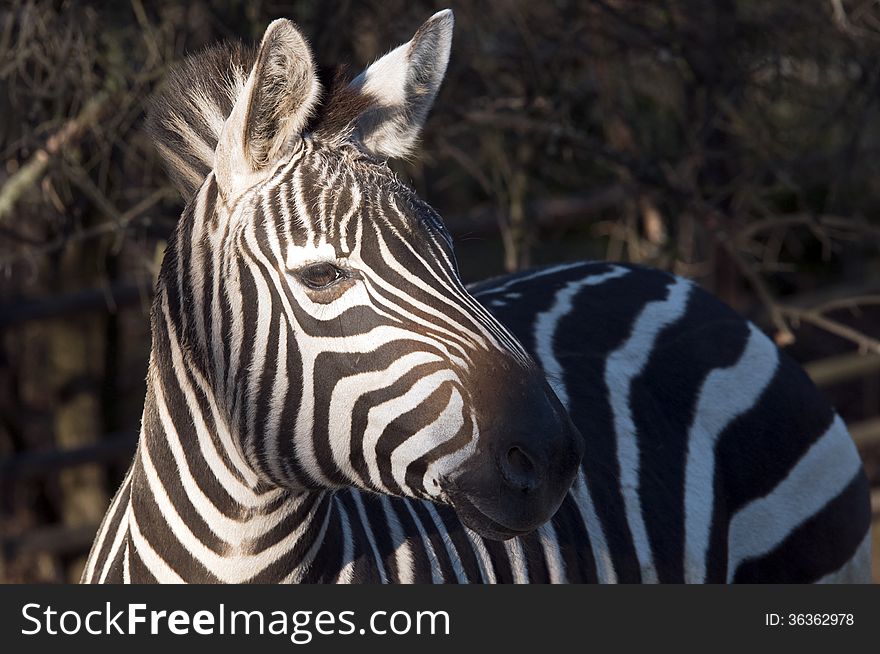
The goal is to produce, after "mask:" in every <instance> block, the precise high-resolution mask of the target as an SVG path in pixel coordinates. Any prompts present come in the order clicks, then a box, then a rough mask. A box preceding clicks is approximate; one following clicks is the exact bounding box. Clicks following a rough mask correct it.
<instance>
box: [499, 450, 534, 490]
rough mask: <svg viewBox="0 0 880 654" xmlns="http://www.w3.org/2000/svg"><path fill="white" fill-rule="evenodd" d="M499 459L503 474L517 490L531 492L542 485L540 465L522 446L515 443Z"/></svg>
mask: <svg viewBox="0 0 880 654" xmlns="http://www.w3.org/2000/svg"><path fill="white" fill-rule="evenodd" d="M498 459H499V460H498V467H499V469H500V470H501V476H502V477H503V479H504V481H505V482H507V484H508V485H509V486H511V487H512V488H514V489H515V490H519V491H522V492H523V493H529V492H531V491H533V490H535V489H536V488H537V487H538V486H539V485H540V475H539V472H538V466H537V465H536V464H535V460H534V459H533V457H531V456H529V454H528V452H526V451H525V450H524V449H522V448H521V447H518V446H516V445H514V446H513V447H511V448H510V449H508V450H507V452H505V453H502V454H501V455H500V456H499V457H498Z"/></svg>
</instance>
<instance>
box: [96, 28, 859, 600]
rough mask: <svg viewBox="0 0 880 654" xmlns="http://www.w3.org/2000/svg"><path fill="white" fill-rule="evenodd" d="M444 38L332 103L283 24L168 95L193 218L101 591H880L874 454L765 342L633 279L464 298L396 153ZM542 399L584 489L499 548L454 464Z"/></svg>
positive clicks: (176, 250)
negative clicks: (395, 163) (634, 587)
mask: <svg viewBox="0 0 880 654" xmlns="http://www.w3.org/2000/svg"><path fill="white" fill-rule="evenodd" d="M451 28H452V18H451V13H450V12H441V13H440V14H437V15H435V16H434V17H432V19H431V20H429V21H428V23H426V24H425V26H423V27H422V28H421V29H420V30H419V32H417V33H416V36H415V37H414V38H413V40H412V41H410V42H409V43H408V44H404V46H401V47H400V48H398V49H397V50H394V51H392V52H391V53H389V54H388V55H386V56H385V57H384V58H382V59H380V60H379V61H378V62H376V64H374V65H373V66H371V67H370V68H368V69H367V71H365V73H364V74H363V75H361V76H360V77H358V78H356V79H355V80H354V81H353V82H352V83H351V84H350V85H349V86H348V87H344V88H342V89H341V90H339V89H337V91H336V92H334V93H332V94H330V97H329V99H328V100H325V105H323V109H322V108H319V107H318V105H316V104H315V103H316V102H317V100H316V97H317V93H316V92H315V88H316V87H315V85H316V84H317V82H314V83H312V82H309V81H308V80H311V79H312V78H313V71H312V64H311V56H310V54H309V53H308V49H307V46H306V45H305V42H304V40H302V38H301V37H300V36H299V34H298V32H297V31H296V29H295V27H293V26H292V24H291V23H289V22H288V21H276V23H273V25H272V26H270V28H269V30H267V35H266V37H264V40H263V44H262V46H261V49H260V52H259V53H256V54H254V53H251V54H247V55H245V54H242V53H246V52H247V51H245V50H243V49H235V50H234V51H233V52H232V54H230V55H229V57H228V60H229V61H228V63H227V68H225V69H224V68H223V64H222V61H223V59H222V56H223V52H224V50H223V49H215V50H212V51H211V52H210V53H209V56H208V59H207V60H206V61H207V63H206V64H205V66H200V65H199V60H198V59H195V60H193V61H192V62H191V63H189V64H187V65H186V67H185V68H184V69H183V71H184V72H183V73H181V74H182V75H184V76H185V77H184V78H178V79H177V81H176V82H175V83H174V84H172V85H171V87H170V88H171V89H172V91H170V92H166V95H165V96H160V97H163V98H164V100H163V102H164V103H165V105H166V106H165V107H164V109H163V108H161V107H160V108H159V109H157V110H156V111H158V112H159V114H158V117H157V116H156V115H155V114H154V117H153V120H154V126H155V125H159V126H161V129H159V130H156V129H154V133H155V134H156V135H157V138H159V139H160V142H161V144H162V146H163V147H164V148H166V149H169V148H171V149H175V148H176V150H177V151H176V154H175V156H169V157H167V161H168V164H169V166H170V167H171V168H172V170H173V171H174V172H175V174H174V177H175V179H176V180H177V181H178V183H179V185H180V187H181V189H182V190H184V192H192V199H191V200H190V202H189V204H188V206H187V209H186V210H185V211H184V214H183V216H182V217H181V220H180V223H179V225H178V227H177V230H176V232H175V235H174V238H173V239H172V241H171V242H170V243H169V245H168V249H167V251H166V255H165V260H164V262H163V266H162V272H161V274H160V280H159V284H158V288H157V295H156V299H155V303H154V307H153V315H152V333H153V350H152V354H151V359H150V368H149V374H148V393H147V399H146V403H145V407H144V414H143V422H142V433H141V440H140V443H139V446H138V450H137V454H136V456H135V460H134V462H133V464H132V467H131V469H130V470H129V472H128V474H127V475H126V477H125V480H124V482H123V484H122V487H121V489H120V490H119V492H118V493H117V495H116V497H115V498H114V500H113V502H112V504H111V506H110V509H109V510H108V513H107V515H106V517H105V520H104V523H103V524H102V526H101V529H100V531H99V533H98V536H97V538H96V541H95V544H94V546H93V548H92V553H91V556H90V557H89V560H88V563H87V567H86V570H85V571H84V574H83V581H84V582H91V583H96V582H153V581H156V582H228V583H244V582H254V583H259V582H291V583H303V582H329V583H358V582H381V583H410V582H432V583H444V582H457V583H469V582H477V583H494V582H516V583H534V582H554V583H558V582H596V581H598V582H676V581H687V582H719V581H720V582H727V581H844V580H849V581H857V580H867V579H869V576H870V569H869V565H870V564H869V562H870V538H869V534H868V528H869V523H870V508H869V504H868V493H867V482H866V479H865V476H864V473H863V471H862V468H861V462H860V460H859V457H858V455H857V453H856V451H855V447H854V445H853V443H852V441H851V439H850V437H849V435H848V434H847V432H846V429H845V427H844V425H843V423H842V422H841V421H840V419H839V418H838V417H837V416H836V415H835V414H834V413H833V411H832V410H831V409H830V407H828V405H827V403H826V402H825V401H824V400H823V399H822V397H821V395H820V394H819V393H818V391H817V390H816V389H815V388H814V387H813V385H812V384H811V383H810V381H809V379H808V378H807V377H806V375H805V374H804V373H803V371H802V370H800V369H799V368H798V367H797V366H796V365H795V364H794V363H793V362H792V361H791V360H790V359H788V357H786V356H785V355H784V354H783V353H781V352H779V351H778V350H777V348H776V347H775V346H774V345H773V344H772V342H770V340H769V339H767V337H766V336H764V335H763V334H762V333H761V332H760V331H759V330H757V329H756V328H755V327H754V326H752V325H751V324H749V323H748V322H747V321H745V320H743V319H742V318H741V317H739V316H737V315H736V314H735V313H734V312H732V311H731V310H730V309H728V308H727V307H725V306H724V305H723V304H721V303H720V302H718V301H717V300H715V299H714V298H712V297H711V296H709V295H708V294H707V293H705V292H703V291H702V290H700V289H699V288H698V287H696V286H694V285H693V284H691V283H690V282H688V281H686V280H683V279H681V278H677V277H674V276H671V275H667V274H665V273H661V272H658V271H652V270H647V269H643V268H639V267H634V266H628V265H618V264H606V263H573V264H565V265H560V266H555V267H549V268H544V269H540V270H535V271H529V272H525V273H520V274H518V275H514V276H508V277H503V278H498V279H494V280H490V281H488V282H484V283H482V284H479V285H477V286H475V287H473V288H470V289H466V288H464V286H463V285H462V283H461V281H460V279H459V276H458V273H457V270H456V266H455V261H454V256H453V253H452V246H451V241H450V239H449V236H448V234H447V233H446V232H445V229H444V227H443V225H442V221H441V220H440V219H439V217H438V216H437V215H436V214H435V213H434V212H433V210H431V209H430V207H428V206H427V205H425V204H424V203H423V202H421V201H420V200H419V199H418V198H417V197H416V196H415V194H414V193H413V192H412V191H411V190H410V189H409V188H407V187H406V186H405V185H403V184H401V183H400V182H398V180H397V179H396V178H395V176H394V175H393V174H392V173H391V171H390V170H389V168H388V167H387V166H386V165H385V164H384V162H383V159H384V157H387V156H390V155H400V154H402V153H404V152H405V151H406V150H407V149H408V148H409V147H410V146H411V144H412V142H413V141H414V139H415V137H416V135H417V132H418V128H419V127H420V125H421V122H422V121H423V120H424V117H425V114H426V112H427V107H428V106H429V105H430V101H431V100H433V97H434V94H435V93H436V87H437V86H439V83H440V80H442V76H443V72H444V71H445V66H446V58H447V57H448V53H449V41H450V39H451ZM303 53H305V54H303ZM218 62H219V63H218ZM218 66H220V69H219V70H220V71H221V74H220V75H218V74H217V71H218ZM224 70H225V71H226V72H225V73H223V71H224ZM248 71H250V72H249V74H248ZM193 78H195V80H193ZM267 78H270V79H271V82H272V83H271V84H268V85H263V80H264V79H267ZM185 80H189V82H190V83H185ZM217 80H220V81H219V82H218V81H217ZM278 80H292V81H290V83H289V85H288V87H285V84H284V83H279V81H278ZM304 80H305V81H304ZM212 84H214V86H213V87H212ZM217 84H220V86H219V87H218V86H216V85H217ZM418 85H427V86H425V87H419V86H418ZM192 89H199V90H200V91H199V93H193V92H192ZM212 89H213V90H212ZM218 89H219V90H218ZM270 92H271V93H281V94H285V93H286V94H288V95H286V96H283V97H278V98H275V97H270V98H269V99H268V100H267V96H266V94H267V93H270ZM175 93H176V94H178V95H180V94H184V93H186V98H185V99H182V100H180V101H179V102H177V103H175V102H174V99H175ZM254 98H257V99H258V100H259V103H257V100H254ZM296 98H300V100H299V101H295V100H296ZM408 98H416V99H421V100H418V101H425V102H427V103H428V104H427V105H425V106H423V107H418V110H416V111H412V112H409V113H407V112H406V111H405V105H406V103H407V102H409V101H410V100H408ZM412 101H413V102H415V101H417V100H412ZM267 102H268V104H266V107H271V108H272V110H271V111H270V110H269V109H265V110H262V109H264V108H265V107H263V105H264V104H265V103H267ZM255 103H257V104H259V107H257V109H254V107H255V106H257V105H256V104H255ZM401 103H403V105H404V109H401ZM401 112H402V113H401ZM316 114H317V115H316ZM163 117H164V118H163ZM180 125H183V126H184V127H180ZM163 129H164V130H166V131H169V132H173V133H174V135H175V136H174V139H171V138H170V137H168V136H167V135H163V134H162V131H161V130H163ZM264 159H265V160H266V161H268V163H265V162H264ZM197 179H198V180H204V181H202V182H201V183H200V184H196V181H195V180H197ZM196 186H197V188H196ZM328 275H329V276H330V277H332V280H331V281H330V282H329V283H327V284H323V283H320V284H317V283H312V282H311V281H310V279H311V277H312V276H318V277H327V276H328ZM545 377H546V380H547V382H548V383H549V385H550V388H552V392H550V391H547V393H549V396H553V398H552V402H551V404H550V405H547V404H546V402H547V401H548V400H547V399H546V397H549V396H546V397H545V391H543V390H541V389H542V388H544V387H546V384H545V383H544V382H543V379H544V378H545ZM538 380H540V381H538ZM536 389H537V390H536ZM556 398H558V401H559V402H556ZM554 403H555V404H554ZM559 403H561V405H560V404H559ZM518 404H519V405H520V406H518ZM548 406H552V407H564V408H565V410H567V414H568V416H570V418H571V421H572V422H573V424H574V426H576V428H577V430H578V431H579V432H580V436H578V437H577V438H578V439H579V441H578V442H579V443H580V439H582V441H583V445H584V455H583V459H582V462H581V464H580V465H579V466H578V467H577V468H576V469H574V468H573V470H574V472H572V475H573V483H572V484H571V487H570V490H569V491H568V493H567V494H565V495H562V494H560V495H559V497H561V498H562V499H561V504H559V508H558V510H557V511H555V514H554V515H553V517H552V519H551V520H549V521H547V522H544V523H543V524H541V525H540V526H538V527H537V528H536V529H534V530H533V531H530V532H529V533H523V534H522V535H518V536H515V537H513V538H509V539H507V540H502V541H499V540H494V539H491V538H488V537H483V536H481V535H479V533H478V531H474V530H472V529H470V528H468V527H467V526H465V524H464V523H463V522H462V520H464V519H465V518H464V515H465V514H464V513H462V511H466V513H467V515H468V516H470V517H469V518H468V519H469V520H474V518H473V515H481V512H482V513H485V509H483V508H480V506H485V505H480V504H479V503H480V501H481V500H480V497H479V496H476V499H475V502H476V504H471V503H470V502H468V505H467V507H465V505H464V504H460V503H459V500H458V499H456V497H457V496H455V495H454V493H453V492H452V488H453V486H454V482H455V480H456V479H457V478H458V477H457V475H459V472H460V470H461V469H462V468H463V467H466V466H470V465H483V463H484V462H485V460H486V457H488V456H489V454H488V453H489V452H490V451H494V450H492V447H494V445H493V439H496V440H497V439H498V438H501V437H502V436H499V434H501V435H503V434H506V433H514V432H516V430H517V429H522V425H523V424H526V425H529V424H531V423H529V422H528V421H529V420H534V415H536V412H537V413H540V412H541V411H550V413H549V414H547V415H553V416H555V415H556V411H557V410H556V409H554V408H551V409H548V408H547V407H548ZM559 411H562V413H565V411H563V410H562V409H561V408H560V409H559ZM540 415H544V414H543V413H540ZM567 419H568V418H567V417H566V418H564V420H563V422H564V421H566V420H567ZM554 424H555V423H554ZM560 424H562V423H560ZM528 429H532V428H531V427H528ZM553 429H555V427H554V428H553ZM560 429H562V430H563V431H565V429H567V428H565V427H564V426H563V427H561V428H560ZM548 430H551V431H552V429H551V428H550V427H548ZM532 431H534V430H532ZM530 437H532V438H540V437H541V434H537V435H536V434H531V435H530ZM546 437H547V438H550V435H549V431H548V435H547V436H546ZM505 447H506V446H505ZM524 447H525V446H524ZM560 447H563V446H562V445H560ZM513 449H514V450H516V449H517V448H513ZM578 449H579V448H578ZM505 451H506V450H505ZM563 458H564V457H563ZM548 465H551V464H548ZM560 465H562V464H560ZM490 467H491V466H490ZM551 468H552V465H551ZM551 468H548V470H550V469H551ZM527 470H528V467H527ZM566 474H567V473H566ZM546 476H549V477H552V476H553V475H552V474H550V473H549V472H548V474H547V475H546ZM557 476H558V475H557ZM563 476H564V475H563ZM569 478H571V477H569ZM489 481H490V482H491V483H494V482H492V480H491V479H490V480H489ZM455 483H457V482H455ZM491 483H490V486H491ZM567 487H568V485H567V483H566V486H565V488H567ZM524 488H525V486H524ZM565 488H563V490H562V491H561V493H564V492H565ZM550 504H552V505H553V507H554V508H555V506H556V503H553V502H552V501H550ZM475 506H476V507H477V508H476V509H475V508H474V507H475ZM505 511H509V513H510V515H515V514H517V512H518V507H517V506H513V507H507V508H506V509H505ZM475 512H476V513H475ZM505 515H507V514H505ZM548 515H549V514H548ZM490 517H492V516H489V514H486V515H484V516H482V518H479V519H481V520H482V519H483V518H485V519H486V521H487V525H489V526H488V527H487V531H486V535H488V534H490V533H497V532H498V530H499V529H502V532H503V528H505V527H506V526H507V525H506V523H505V524H501V525H500V526H499V525H498V524H495V523H492V520H490V519H489V518H490ZM505 519H506V518H505ZM495 520H501V522H502V523H504V520H502V519H501V518H498V517H497V516H495ZM511 520H514V519H513V518H511ZM526 521H527V520H526V518H523V519H522V521H521V523H522V524H525V522H526ZM468 524H471V523H470V522H468ZM517 524H519V523H517ZM535 524H537V523H535ZM517 529H518V528H517ZM523 531H525V530H523ZM481 533H482V532H481ZM517 533H520V532H519V531H517Z"/></svg>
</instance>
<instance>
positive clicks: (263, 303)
mask: <svg viewBox="0 0 880 654" xmlns="http://www.w3.org/2000/svg"><path fill="white" fill-rule="evenodd" d="M452 26H453V18H452V13H451V12H450V11H443V12H440V13H438V14H436V15H434V16H433V17H432V18H431V19H429V20H428V21H427V22H426V23H425V24H424V25H423V26H422V27H421V28H420V29H419V30H418V31H417V32H416V34H415V36H414V37H413V39H412V40H410V41H409V42H407V43H405V44H403V45H401V46H400V47H398V48H397V49H395V50H392V51H391V52H390V53H388V54H387V55H385V56H384V57H382V58H380V59H379V60H377V61H376V62H375V63H373V64H372V65H371V66H369V67H368V68H367V69H366V70H365V71H364V72H363V73H362V74H360V75H359V76H357V77H355V78H354V79H353V80H351V81H350V82H346V83H343V84H337V85H336V87H335V88H334V89H333V90H332V92H330V93H328V94H326V95H325V96H324V98H323V100H322V99H321V97H322V92H321V85H320V83H319V81H318V77H317V74H316V70H315V66H314V64H313V60H312V55H311V52H310V50H309V47H308V45H307V44H306V41H305V39H304V38H303V37H302V35H301V34H300V32H299V31H298V30H297V28H296V27H295V26H294V24H293V23H292V22H290V21H288V20H277V21H275V22H273V23H272V24H271V25H270V26H269V28H268V29H267V31H266V33H265V35H264V37H263V39H262V42H261V45H260V47H259V50H258V51H257V52H255V53H253V52H249V51H248V50H247V49H245V48H242V47H240V46H224V47H221V48H215V49H213V50H211V51H208V52H207V53H204V54H203V55H201V56H197V57H196V58H194V59H191V60H190V61H189V62H187V63H186V64H184V66H183V67H182V68H181V69H180V70H179V71H177V73H176V74H174V75H172V77H171V79H170V81H169V83H168V84H167V86H166V89H165V91H164V92H163V93H162V94H160V95H159V96H158V98H157V99H156V100H155V101H154V105H153V110H152V114H151V126H152V131H153V134H154V136H155V137H156V140H157V141H158V145H159V149H160V151H161V152H162V153H163V154H164V158H165V160H166V164H167V165H168V167H169V169H170V172H171V174H172V177H173V178H174V179H175V180H176V181H177V183H178V186H179V187H180V188H181V190H182V191H183V192H184V193H185V194H187V195H188V196H190V197H191V198H192V199H191V200H190V202H189V204H188V206H187V209H186V210H185V212H184V214H183V217H182V218H181V222H180V224H179V226H178V229H177V232H176V234H175V238H174V239H173V240H172V242H171V243H170V244H169V248H168V251H167V253H166V258H165V262H164V264H163V270H162V274H161V276H160V287H159V293H160V297H161V298H164V300H161V301H159V302H157V306H164V307H165V308H164V309H163V311H161V312H160V311H158V310H157V312H156V314H157V317H156V318H155V320H157V321H158V322H159V323H160V325H159V327H158V328H161V324H164V325H166V328H167V329H169V330H171V329H173V330H174V333H175V334H179V335H180V338H181V339H182V340H184V341H185V343H186V348H185V350H186V352H187V353H188V354H187V356H188V357H189V359H188V361H187V364H188V365H190V366H192V368H193V369H194V370H198V371H200V372H201V374H203V376H204V379H205V380H206V381H205V384H206V386H207V387H209V388H210V389H211V390H212V394H213V396H214V400H213V401H215V402H216V404H217V406H218V407H220V409H219V410H220V411H222V412H223V415H226V416H228V422H229V425H230V433H233V434H235V435H236V438H234V439H233V441H234V444H235V447H236V448H238V449H239V452H238V455H240V457H241V458H242V459H243V460H244V461H246V462H247V463H248V465H249V466H251V467H252V468H253V470H254V471H256V472H257V473H258V475H259V476H260V477H261V478H262V479H264V480H266V482H267V483H271V484H273V485H276V486H284V487H287V488H290V489H293V490H296V491H308V490H314V489H327V488H331V489H333V488H343V487H356V488H359V489H364V490H368V491H374V492H378V493H386V494H392V495H398V496H409V497H417V498H424V499H429V500H433V501H435V502H439V503H447V504H451V505H452V506H453V507H454V509H455V510H456V512H457V513H458V515H459V517H460V518H461V519H462V520H463V521H464V522H465V524H467V525H468V526H469V527H471V528H473V529H474V530H475V531H477V532H478V533H480V534H481V535H484V536H487V537H495V538H508V537H512V536H514V535H518V534H521V533H525V532H528V531H531V530H532V529H534V528H536V527H537V526H539V525H540V524H542V523H543V522H544V521H546V520H547V519H549V518H550V517H551V516H552V515H553V514H554V513H555V511H556V509H557V508H558V507H559V505H560V503H561V502H562V499H563V498H564V496H565V494H566V492H567V491H568V489H569V487H570V485H571V482H572V480H573V477H574V474H575V472H576V469H577V467H578V465H579V462H580V459H581V455H582V450H583V443H582V438H581V436H580V434H579V433H578V432H577V430H576V429H575V427H574V426H573V425H572V423H571V421H570V420H569V418H568V415H567V413H566V411H565V410H564V408H563V407H562V405H561V404H560V403H559V400H558V399H557V398H556V396H555V395H554V393H553V392H552V391H551V390H550V388H549V386H548V385H547V383H546V381H545V378H544V376H543V374H542V373H541V372H540V370H539V369H538V368H537V366H536V365H535V363H534V362H533V361H532V359H531V358H530V357H529V356H528V354H527V353H526V352H525V351H524V349H523V348H522V346H521V345H520V344H519V343H518V342H517V340H516V339H515V338H514V337H513V336H512V335H511V334H510V333H509V332H508V331H507V330H506V329H505V328H504V327H503V326H502V325H501V324H500V323H499V322H498V321H497V320H495V319H494V318H493V317H492V316H491V315H490V314H489V313H488V312H487V311H486V310H485V309H484V308H483V307H482V306H481V305H480V304H479V303H478V302H476V301H475V300H474V298H473V297H471V295H470V294H469V293H468V291H467V290H466V289H465V287H464V286H463V284H462V282H461V280H460V278H459V274H458V271H457V268H456V263H455V258H454V255H453V250H452V242H451V239H450V236H449V234H448V233H447V231H446V229H445V227H444V225H443V221H442V220H441V219H440V217H439V216H438V215H437V213H436V212H435V211H434V210H432V209H431V207H429V206H428V205H427V204H425V203H424V202H422V201H421V200H420V199H419V198H418V197H417V196H416V194H415V193H414V192H413V191H412V190H411V189H410V188H408V187H407V186H406V185H405V184H403V183H401V182H400V181H398V179H397V178H396V177H395V175H394V174H393V172H392V171H391V169H390V168H389V167H388V166H387V164H386V161H387V160H388V159H389V158H392V157H401V156H406V155H407V154H408V153H409V152H410V150H411V149H412V147H413V145H414V143H415V141H416V139H417V137H418V133H419V130H420V128H421V125H422V123H423V121H424V119H425V117H426V115H427V113H428V110H429V108H430V106H431V104H432V103H433V100H434V97H435V95H436V92H437V90H438V88H439V86H440V84H441V81H442V78H443V75H444V73H445V70H446V64H447V60H448V57H449V51H450V46H451V41H452ZM155 329H157V325H156V323H155V322H154V330H155ZM155 338H156V336H155V334H154V339H155Z"/></svg>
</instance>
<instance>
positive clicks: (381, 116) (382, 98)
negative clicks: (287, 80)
mask: <svg viewBox="0 0 880 654" xmlns="http://www.w3.org/2000/svg"><path fill="white" fill-rule="evenodd" d="M454 22H455V21H454V19H453V16H452V11H451V10H450V9H444V10H443V11H440V12H437V13H436V14H434V15H433V16H431V17H430V18H429V19H428V20H427V21H426V22H425V23H424V24H423V25H422V26H421V27H420V28H419V29H418V31H417V32H416V33H415V35H414V36H413V38H412V39H411V40H410V41H408V42H407V43H404V44H403V45H401V46H399V47H398V48H395V49H394V50H392V51H391V52H389V53H388V54H386V55H385V56H384V57H381V58H380V59H378V60H377V61H376V62H374V63H373V64H371V65H370V66H369V67H368V68H367V69H366V70H364V72H362V73H361V74H360V75H358V76H357V77H356V78H355V79H354V80H352V82H351V84H350V88H351V89H353V90H356V91H360V92H362V93H364V94H367V95H368V96H369V97H370V98H371V99H372V100H373V104H372V106H371V107H370V108H369V109H367V110H366V111H364V112H363V113H362V114H361V115H360V116H359V117H358V118H357V119H356V121H355V138H356V139H357V140H358V141H360V143H361V145H362V146H363V147H364V148H365V149H366V150H367V151H368V152H370V153H372V154H374V155H376V156H379V157H381V158H391V157H405V156H407V155H408V154H409V153H410V152H411V151H412V149H413V147H414V146H415V144H416V141H417V140H418V137H419V132H420V131H421V129H422V125H423V124H424V122H425V119H426V118H427V117H428V111H430V109H431V105H433V104H434V98H435V97H436V95H437V91H438V89H439V88H440V85H441V84H442V83H443V76H444V75H445V74H446V64H447V63H448V62H449V51H450V49H451V47H452V28H453V25H454Z"/></svg>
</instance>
